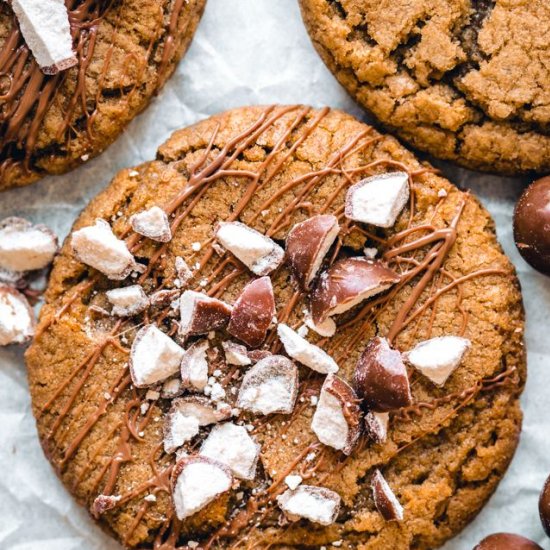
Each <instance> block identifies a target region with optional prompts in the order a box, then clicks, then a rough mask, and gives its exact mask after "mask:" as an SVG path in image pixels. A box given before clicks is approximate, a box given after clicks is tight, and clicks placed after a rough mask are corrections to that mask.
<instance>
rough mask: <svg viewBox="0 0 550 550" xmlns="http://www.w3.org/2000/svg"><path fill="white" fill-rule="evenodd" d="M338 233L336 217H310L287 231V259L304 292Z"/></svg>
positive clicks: (338, 227)
mask: <svg viewBox="0 0 550 550" xmlns="http://www.w3.org/2000/svg"><path fill="white" fill-rule="evenodd" d="M339 231H340V226H339V225H338V218H336V216H332V215H319V216H313V217H312V218H309V219H307V220H305V221H303V222H301V223H298V224H296V225H295V226H294V227H293V228H292V229H291V230H290V233H289V234H288V236H287V238H286V257H287V261H288V263H289V265H290V269H291V270H292V274H293V275H294V277H295V279H296V281H298V284H299V285H300V287H301V288H302V289H303V290H307V289H308V288H309V287H310V285H311V282H312V281H313V279H314V278H315V276H316V275H317V272H318V271H319V269H320V268H321V264H322V263H323V259H324V258H325V256H326V255H327V253H328V251H329V249H330V247H331V246H332V243H333V242H334V241H335V239H336V237H337V236H338V233H339Z"/></svg>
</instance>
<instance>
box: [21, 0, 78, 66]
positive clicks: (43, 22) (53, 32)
mask: <svg viewBox="0 0 550 550" xmlns="http://www.w3.org/2000/svg"><path fill="white" fill-rule="evenodd" d="M11 6H12V8H13V11H14V13H15V15H16V17H17V20H18V22H19V28H20V29H21V34H22V35H23V38H24V39H25V42H26V43H27V46H28V47H29V49H30V50H31V52H32V53H33V55H34V58H35V59H36V62H37V64H38V65H39V67H40V68H41V69H42V72H44V74H48V75H52V74H56V73H58V72H59V71H63V70H66V69H69V68H70V67H73V66H74V65H76V64H77V63H78V59H77V57H76V55H75V53H74V51H73V38H72V36H71V26H70V23H69V14H68V12H67V8H66V7H65V3H64V2H60V1H59V0H40V2H37V1H36V0H11Z"/></svg>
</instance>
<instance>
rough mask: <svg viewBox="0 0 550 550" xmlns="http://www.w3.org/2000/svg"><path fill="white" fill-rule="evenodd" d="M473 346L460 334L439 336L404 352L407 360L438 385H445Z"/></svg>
mask: <svg viewBox="0 0 550 550" xmlns="http://www.w3.org/2000/svg"><path fill="white" fill-rule="evenodd" d="M470 346H471V342H470V340H468V339H466V338H460V337H459V336H437V337H436V338H431V339H430V340H425V341H423V342H420V343H419V344H417V345H416V346H415V347H414V348H413V349H411V350H410V351H408V352H406V353H404V354H403V357H404V358H405V360H406V361H407V362H408V363H410V364H411V365H412V366H413V367H415V368H416V369H418V370H419V371H420V372H421V373H422V374H423V375H424V376H426V377H427V378H429V379H430V380H431V381H432V382H433V383H434V384H436V385H437V386H443V385H444V384H445V382H446V381H447V379H448V378H449V376H450V375H451V374H452V373H453V372H454V371H455V369H456V368H457V367H458V366H459V365H460V363H461V361H462V358H463V357H464V354H465V353H466V351H467V350H468V348H469V347H470Z"/></svg>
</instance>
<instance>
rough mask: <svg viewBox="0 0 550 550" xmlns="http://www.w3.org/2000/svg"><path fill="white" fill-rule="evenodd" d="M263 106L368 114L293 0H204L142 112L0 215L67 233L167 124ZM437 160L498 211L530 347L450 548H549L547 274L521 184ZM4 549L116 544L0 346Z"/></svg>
mask: <svg viewBox="0 0 550 550" xmlns="http://www.w3.org/2000/svg"><path fill="white" fill-rule="evenodd" d="M266 103H309V104H312V105H315V106H321V105H330V106H332V107H339V108H341V109H344V110H346V111H348V112H349V113H351V114H353V115H355V116H357V117H359V118H363V119H364V120H366V117H365V115H364V113H363V111H362V110H361V109H360V108H359V107H358V106H357V105H356V104H355V103H354V102H353V101H352V100H351V99H350V98H349V97H348V96H347V94H346V93H345V91H344V90H343V89H342V88H341V87H340V86H339V85H338V84H337V82H336V81H335V79H334V78H333V77H332V75H331V74H330V73H329V72H328V71H327V70H326V68H325V67H324V65H323V63H322V62H321V60H320V59H319V57H318V56H317V54H316V52H315V51H314V50H313V47H312V46H311V43H310V41H309V38H308V36H307V34H306V32H305V29H304V27H303V24H302V20H301V17H300V14H299V10H298V6H297V3H296V0H208V5H207V8H206V13H205V16H204V18H203V20H202V22H201V24H200V26H199V30H198V32H197V34H196V36H195V39H194V42H193V45H192V47H191V49H190V50H189V52H188V54H187V56H186V58H185V59H184V61H183V62H182V63H181V64H180V65H179V68H178V69H177V72H176V74H175V75H174V76H173V78H172V79H171V80H170V81H169V83H168V84H167V86H166V87H165V89H164V91H163V92H162V93H161V94H160V96H159V97H158V98H157V99H155V100H154V101H153V103H152V105H151V106H150V107H149V109H148V110H147V111H146V112H145V113H144V114H142V115H141V116H140V117H138V119H136V120H134V121H133V123H132V124H131V125H130V126H129V128H128V129H127V131H126V132H125V134H124V135H123V136H122V137H121V138H119V140H118V141H117V142H116V143H115V144H114V145H112V146H111V147H110V148H109V149H108V150H107V152H106V153H104V154H103V155H101V156H100V157H99V158H97V159H95V160H93V161H91V162H89V163H88V164H87V165H86V166H84V167H82V168H80V169H78V170H76V171H74V172H72V173H70V174H67V175H65V176H62V177H55V178H47V179H45V180H43V181H42V182H40V183H38V184H35V185H33V186H30V187H27V188H25V189H19V190H14V191H10V192H7V193H4V194H1V195H0V218H3V217H5V216H8V215H21V216H25V217H29V218H30V219H32V220H33V221H35V222H42V223H46V224H48V225H50V226H51V227H52V228H53V229H54V230H56V231H57V233H58V234H59V236H60V237H61V238H64V237H65V235H66V234H67V232H68V230H69V228H70V226H71V224H72V222H73V221H74V219H75V217H76V215H77V214H78V212H79V211H80V210H81V209H82V208H83V207H84V206H85V205H86V203H87V202H88V200H89V199H90V198H91V197H93V196H94V195H95V194H96V193H97V192H98V191H99V190H100V189H102V188H103V187H104V186H105V185H106V184H107V183H108V182H109V181H110V179H111V178H112V176H113V175H114V174H115V173H116V172H117V171H118V170H119V169H121V168H123V167H127V166H132V165H135V164H138V163H140V162H143V161H145V160H150V159H152V158H154V155H155V151H156V148H157V146H158V145H159V144H160V143H161V142H162V141H164V140H165V139H166V138H167V137H168V135H169V134H170V133H171V132H172V131H173V130H175V129H177V128H181V127H184V126H187V125H189V124H191V123H193V122H195V121H197V120H199V119H202V118H204V117H206V116H209V115H211V114H214V113H217V112H219V111H223V110H226V109H229V108H231V107H236V106H240V105H247V104H266ZM438 166H439V167H440V168H442V170H443V173H444V174H445V175H446V176H447V177H448V178H449V179H450V180H451V181H453V182H454V183H456V184H458V185H460V186H462V187H464V188H470V189H472V190H473V191H474V192H475V193H477V194H478V195H479V196H480V197H481V199H482V201H483V203H484V204H485V206H486V207H487V208H488V209H489V210H490V211H491V213H492V215H493V216H494V217H495V219H496V222H497V227H498V234H499V237H500V240H501V242H502V244H503V246H504V248H505V249H506V252H507V253H508V255H509V256H510V257H511V258H512V260H513V262H514V263H515V265H516V266H517V268H518V272H519V276H520V278H521V282H522V285H523V290H524V297H525V305H526V308H527V317H528V330H527V346H528V350H529V379H528V383H527V387H526V389H525V393H524V394H523V398H522V402H523V410H524V412H525V419H524V426H523V434H522V438H521V443H520V446H519V449H518V451H517V454H516V456H515V459H514V461H513V463H512V465H511V467H510V469H509V471H508V474H507V475H506V477H505V478H504V480H503V481H502V483H501V484H500V486H499V488H498V491H497V492H496V494H495V495H494V496H493V498H492V499H491V501H490V502H489V504H488V505H487V506H486V508H485V509H484V510H483V512H482V513H481V514H480V515H479V517H478V518H477V519H476V520H475V521H474V522H473V523H472V524H471V525H470V526H469V527H468V528H466V530H465V531H464V532H463V533H462V534H461V535H460V536H459V537H457V538H456V539H454V540H453V541H451V542H450V543H448V544H447V545H446V546H445V549H446V550H470V549H472V548H473V546H474V545H475V544H476V543H477V542H478V541H479V540H480V539H481V538H482V537H483V536H485V535H487V534H489V533H492V532H496V531H503V530H504V531H510V532H516V533H520V534H523V535H525V536H528V537H530V538H532V539H533V540H535V541H537V542H539V543H540V544H541V545H542V546H543V547H544V548H547V549H550V542H549V541H548V539H546V538H545V536H544V533H543V531H542V527H541V525H540V522H539V519H538V510H537V500H538V494H539V491H540V489H541V487H542V484H543V482H544V479H545V478H546V476H547V475H548V474H549V473H550V437H548V431H549V427H550V417H549V414H548V411H547V409H546V404H547V403H548V391H549V388H550V370H549V369H548V368H547V365H545V363H547V362H548V361H549V357H550V338H549V328H550V320H549V315H548V311H549V307H550V280H549V279H547V278H545V277H543V276H542V275H539V274H537V273H536V272H534V271H533V270H531V269H530V268H529V267H528V266H527V265H526V264H525V263H524V262H523V261H522V259H521V258H520V257H519V255H518V253H517V251H516V248H515V246H514V244H513V240H512V235H511V226H512V212H513V206H514V202H515V200H516V199H517V197H518V195H519V193H520V192H521V189H522V187H523V185H524V184H525V183H526V182H525V180H523V181H522V180H521V179H517V178H516V179H512V178H500V177H497V176H490V175H483V174H478V173H474V172H470V171H467V170H463V169H459V168H456V167H454V166H452V165H449V164H445V163H438ZM0 548H2V549H5V550H8V549H9V550H73V549H85V550H95V549H98V550H99V549H102V550H115V549H119V548H120V546H119V545H118V544H116V543H114V542H113V541H112V540H111V539H109V538H108V537H107V536H106V535H104V534H102V532H101V531H100V529H99V528H98V527H96V526H95V525H94V524H93V522H92V521H91V520H90V519H89V518H88V515H87V512H86V511H84V510H83V509H81V508H80V507H79V506H78V505H76V504H75V503H74V502H73V500H72V499H71V497H70V496H69V494H68V493H67V492H66V491H65V489H64V488H63V486H62V485H61V483H60V482H59V481H58V479H57V478H56V477H55V475H54V474H53V471H52V470H51V468H50V466H49V464H48V462H47V461H46V459H45V458H44V456H43V454H42V451H41V448H40V445H39V443H38V439H37V436H36V429H35V425H34V420H33V417H32V415H31V412H30V404H29V395H28V388H27V381H26V374H25V366H24V362H23V355H22V350H21V349H18V348H15V347H10V348H8V349H6V348H0ZM388 550H390V549H388Z"/></svg>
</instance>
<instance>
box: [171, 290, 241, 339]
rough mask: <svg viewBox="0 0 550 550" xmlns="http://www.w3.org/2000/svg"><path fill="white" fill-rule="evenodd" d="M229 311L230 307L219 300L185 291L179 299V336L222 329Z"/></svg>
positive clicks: (229, 313)
mask: <svg viewBox="0 0 550 550" xmlns="http://www.w3.org/2000/svg"><path fill="white" fill-rule="evenodd" d="M231 310H232V308H231V306H230V305H228V304H226V303H225V302H222V301H221V300H217V299H216V298H210V297H209V296H207V295H206V294H202V293H200V292H195V291H193V290H186V291H185V292H184V293H183V294H182V296H181V299H180V315H181V320H180V334H181V335H182V336H193V335H197V334H207V333H208V332H210V331H212V330H218V329H221V328H224V327H225V326H226V325H227V323H228V322H229V318H230V317H231Z"/></svg>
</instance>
